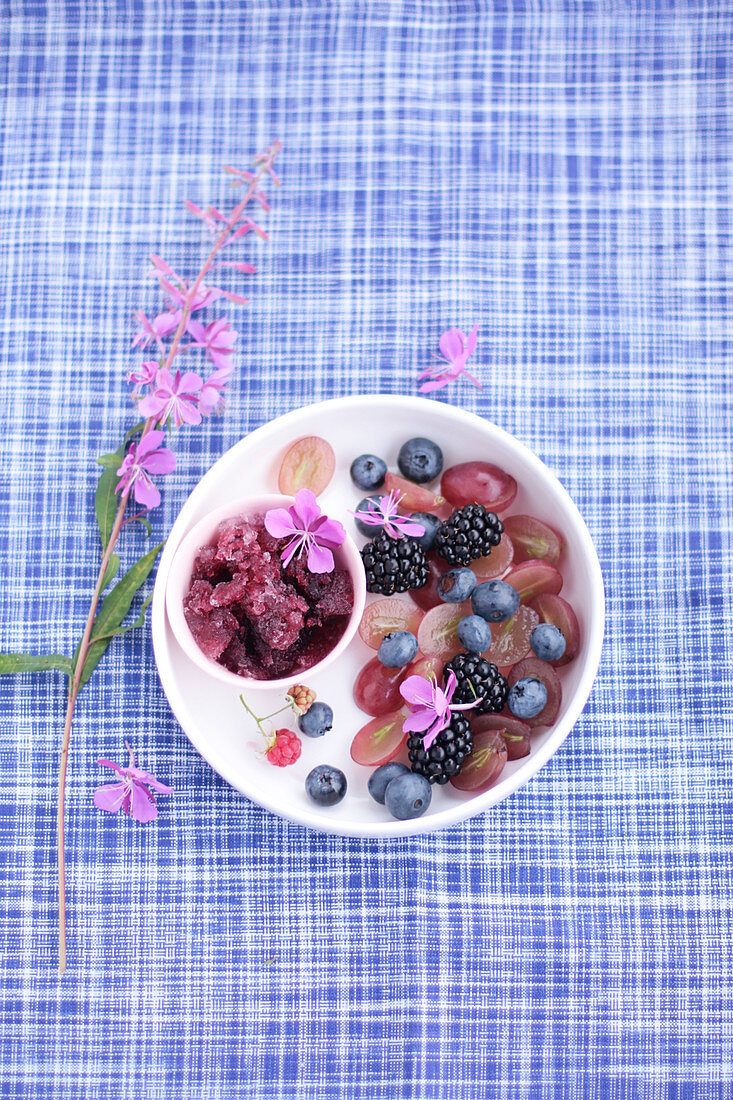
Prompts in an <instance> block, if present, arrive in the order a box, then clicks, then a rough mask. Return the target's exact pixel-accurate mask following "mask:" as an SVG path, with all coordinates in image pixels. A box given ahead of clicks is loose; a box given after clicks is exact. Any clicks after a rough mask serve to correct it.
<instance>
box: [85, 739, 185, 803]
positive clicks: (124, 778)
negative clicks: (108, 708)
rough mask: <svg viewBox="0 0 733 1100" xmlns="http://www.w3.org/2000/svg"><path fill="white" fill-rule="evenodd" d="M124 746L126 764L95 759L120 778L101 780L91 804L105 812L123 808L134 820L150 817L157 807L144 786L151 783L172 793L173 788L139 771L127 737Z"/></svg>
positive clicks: (160, 789)
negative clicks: (112, 780)
mask: <svg viewBox="0 0 733 1100" xmlns="http://www.w3.org/2000/svg"><path fill="white" fill-rule="evenodd" d="M125 748H126V749H127V751H128V752H129V754H130V763H129V764H128V765H127V767H126V768H121V767H120V766H119V764H115V763H113V761H111V760H98V761H97V763H98V764H101V765H102V766H103V767H105V768H112V770H113V771H115V772H117V774H118V775H119V776H120V779H119V780H118V782H117V783H104V784H103V785H102V786H101V787H98V788H97V790H96V791H95V792H94V805H95V806H96V807H97V809H98V810H105V811H106V812H107V813H109V814H116V813H117V812H118V810H124V811H125V813H126V814H127V816H128V817H134V818H135V820H136V821H142V822H147V821H154V820H155V818H156V817H157V816H158V807H157V805H156V803H155V798H154V796H153V795H152V794H151V792H150V791H149V790H148V788H149V787H151V788H152V789H153V790H154V791H158V792H159V793H160V794H173V788H172V787H167V786H166V785H165V783H159V782H158V780H157V779H156V778H155V777H154V776H152V775H150V773H149V772H144V771H141V769H140V768H138V767H137V766H136V764H135V754H134V753H133V751H132V749H131V748H130V746H129V744H128V742H127V741H125Z"/></svg>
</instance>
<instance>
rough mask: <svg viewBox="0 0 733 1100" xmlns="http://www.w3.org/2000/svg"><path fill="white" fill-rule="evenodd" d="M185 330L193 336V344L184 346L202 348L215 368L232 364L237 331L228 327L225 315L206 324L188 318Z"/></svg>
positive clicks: (229, 366) (222, 367)
mask: <svg viewBox="0 0 733 1100" xmlns="http://www.w3.org/2000/svg"><path fill="white" fill-rule="evenodd" d="M186 331H187V332H188V333H189V334H190V335H191V336H192V337H193V344H187V345H186V347H189V348H190V347H201V348H204V349H205V351H206V357H207V358H208V359H210V360H211V362H212V363H213V364H214V366H215V367H216V368H217V370H227V369H231V368H232V367H233V366H234V360H233V358H232V357H233V355H234V350H235V344H236V342H237V337H238V336H239V333H238V332H237V331H236V330H235V329H233V328H230V327H229V322H228V321H227V319H226V317H219V318H218V320H216V321H211V322H210V323H209V324H208V325H203V324H202V323H201V322H200V321H194V320H189V321H188V322H187V323H186Z"/></svg>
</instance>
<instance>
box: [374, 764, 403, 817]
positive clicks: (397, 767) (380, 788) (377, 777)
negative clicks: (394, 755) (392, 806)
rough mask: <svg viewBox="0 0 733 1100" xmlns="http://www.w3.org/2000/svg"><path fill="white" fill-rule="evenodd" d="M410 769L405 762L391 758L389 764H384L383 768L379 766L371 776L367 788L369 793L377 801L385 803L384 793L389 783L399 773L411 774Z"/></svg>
mask: <svg viewBox="0 0 733 1100" xmlns="http://www.w3.org/2000/svg"><path fill="white" fill-rule="evenodd" d="M409 774H410V773H409V771H408V769H407V768H406V767H405V765H404V764H400V763H398V761H397V760H390V762H389V764H382V766H381V768H377V770H376V771H375V772H372V774H371V775H370V776H369V781H368V782H367V788H368V790H369V794H370V795H371V796H372V798H373V799H374V801H375V802H379V803H380V804H381V805H382V806H383V805H384V793H385V791H386V790H387V784H388V783H390V782H391V781H392V780H393V779H395V778H396V777H397V776H398V775H409Z"/></svg>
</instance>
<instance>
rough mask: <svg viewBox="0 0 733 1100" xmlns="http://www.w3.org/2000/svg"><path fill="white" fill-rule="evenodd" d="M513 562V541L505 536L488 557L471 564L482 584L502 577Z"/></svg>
mask: <svg viewBox="0 0 733 1100" xmlns="http://www.w3.org/2000/svg"><path fill="white" fill-rule="evenodd" d="M513 560H514V547H513V546H512V540H511V539H510V538H509V536H508V535H506V534H504V535H502V536H501V542H500V543H499V545H498V546H495V547H494V549H493V550H492V551H491V553H490V554H489V555H488V556H487V557H485V558H479V559H478V560H477V561H473V562H471V569H473V571H474V573H475V574H476V576H477V577H478V582H479V584H480V583H481V581H489V580H491V578H492V577H500V576H501V575H502V574H503V573H506V571H507V569H508V568H509V566H510V565H511V564H512V561H513Z"/></svg>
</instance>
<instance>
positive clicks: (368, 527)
mask: <svg viewBox="0 0 733 1100" xmlns="http://www.w3.org/2000/svg"><path fill="white" fill-rule="evenodd" d="M380 500H381V497H380V496H379V494H377V495H376V496H375V495H372V496H370V497H364V499H363V500H360V501H359V503H358V504H357V506H356V508H355V511H356V512H367V511H369V505H370V504H373V505H374V506H375V507H376V508H378V507H379V501H380ZM354 523H355V524H356V529H357V531H361V533H362V535H366V537H367V538H368V539H373V538H376V537H377V535H381V533H382V531H383V530H384V524H383V523H375V524H371V523H364V521H363V520H360V519H359V517H358V516H354Z"/></svg>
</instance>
